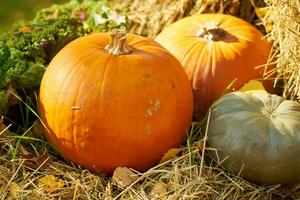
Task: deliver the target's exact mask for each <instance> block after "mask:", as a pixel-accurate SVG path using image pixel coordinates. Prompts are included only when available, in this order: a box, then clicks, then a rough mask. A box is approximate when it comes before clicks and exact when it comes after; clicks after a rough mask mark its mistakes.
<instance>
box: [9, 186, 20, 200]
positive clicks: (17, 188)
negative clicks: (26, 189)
mask: <svg viewBox="0 0 300 200" xmlns="http://www.w3.org/2000/svg"><path fill="white" fill-rule="evenodd" d="M10 193H11V195H12V198H13V199H18V196H19V193H20V186H19V185H18V184H17V183H15V182H11V183H10Z"/></svg>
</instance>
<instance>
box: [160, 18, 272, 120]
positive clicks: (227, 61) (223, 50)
mask: <svg viewBox="0 0 300 200" xmlns="http://www.w3.org/2000/svg"><path fill="white" fill-rule="evenodd" d="M156 41H157V42H159V43H160V44H162V45H163V46H164V47H165V48H166V49H167V50H169V51H170V52H171V53H172V54H173V55H174V56H175V57H176V58H177V59H178V60H179V61H180V62H181V64H182V66H183V67H184V69H185V71H186V73H187V75H188V77H189V80H190V82H191V84H192V87H193V93H194V111H195V116H196V117H200V116H203V115H204V114H205V113H206V111H207V109H208V108H209V106H210V105H211V104H212V103H213V102H214V101H215V100H216V99H218V98H219V97H220V96H221V95H222V94H223V93H224V92H225V90H226V88H227V86H229V85H230V84H231V83H232V82H233V81H234V80H236V82H235V84H233V85H232V87H231V88H230V89H229V90H228V92H230V91H232V90H234V89H239V88H240V87H242V86H243V85H244V84H245V83H246V82H248V81H249V80H251V79H256V78H262V77H263V72H264V70H266V69H264V68H260V69H256V67H257V66H260V65H264V64H266V63H267V61H268V58H269V54H270V50H271V45H270V44H269V42H268V41H267V40H266V39H263V35H262V34H261V33H260V32H259V31H258V30H257V29H256V28H255V27H254V26H252V25H251V24H249V23H247V22H245V21H243V20H241V19H239V18H237V17H233V16H230V15H224V14H201V15H197V16H192V17H187V18H184V19H181V20H179V21H177V22H175V23H174V24H172V25H171V26H169V27H168V28H166V29H165V30H164V31H163V32H162V33H160V34H159V35H158V36H157V38H156ZM271 68H273V66H269V68H268V69H271ZM266 87H267V89H270V88H271V87H272V83H271V82H269V83H268V85H267V86H266Z"/></svg>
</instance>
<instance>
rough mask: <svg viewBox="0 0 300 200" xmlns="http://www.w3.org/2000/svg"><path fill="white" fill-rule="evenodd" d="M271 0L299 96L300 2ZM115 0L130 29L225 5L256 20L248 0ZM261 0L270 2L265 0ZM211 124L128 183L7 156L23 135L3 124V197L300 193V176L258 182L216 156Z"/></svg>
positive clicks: (241, 198)
mask: <svg viewBox="0 0 300 200" xmlns="http://www.w3.org/2000/svg"><path fill="white" fill-rule="evenodd" d="M268 2H271V3H270V4H269V6H270V8H271V12H269V15H267V16H266V17H265V20H264V24H267V23H270V22H271V23H273V25H274V26H273V29H272V31H271V32H270V33H269V34H268V37H269V38H270V39H271V40H272V41H274V44H275V47H277V54H276V55H277V63H278V64H277V65H278V77H277V81H280V80H283V83H284V88H285V90H284V94H285V95H286V96H287V97H290V98H297V99H300V86H299V84H300V80H299V76H300V72H299V71H300V70H299V66H300V52H299V51H300V35H299V32H300V27H299V24H300V18H299V16H300V15H299V11H300V6H299V4H300V3H298V4H297V2H299V1H294V0H290V1H288V0H287V1H282V0H272V1H271V0H269V1H268ZM115 3H118V6H120V7H123V8H124V7H125V6H126V7H129V20H130V24H129V28H130V30H131V32H135V33H139V34H143V35H146V36H151V37H153V36H155V35H157V34H158V33H159V32H160V31H161V30H162V29H163V28H164V27H166V26H168V25H169V24H171V23H172V22H174V21H176V20H178V19H180V18H182V17H184V16H188V15H193V14H197V13H202V12H225V13H230V14H234V15H237V16H240V17H242V18H244V19H246V20H248V21H250V22H252V23H253V22H254V21H253V20H254V16H255V14H254V8H253V7H252V6H251V3H250V1H249V0H241V1H238V0H228V1H225V0H149V1H146V0H124V1H122V0H116V1H115ZM255 4H256V5H257V6H264V4H263V3H262V1H256V2H255ZM204 130H205V126H204V124H193V126H192V128H191V132H190V134H189V136H188V138H187V142H186V144H185V145H184V146H183V147H182V148H181V153H180V154H179V155H177V156H176V157H174V158H172V159H170V160H168V161H166V162H165V163H162V164H160V165H158V166H156V167H154V168H152V169H150V170H149V171H147V172H146V173H137V172H136V173H137V175H138V179H137V180H136V179H134V180H135V181H134V182H133V183H131V184H130V185H129V186H126V187H121V186H120V185H119V184H117V183H116V182H115V181H114V180H113V179H112V178H109V177H105V176H103V175H101V174H95V173H94V174H93V173H90V172H88V171H86V170H81V169H78V168H75V167H72V166H71V165H70V164H69V163H66V162H64V161H62V160H61V159H60V158H56V157H54V158H53V159H54V161H53V162H50V164H49V165H48V167H46V168H44V167H41V166H42V164H43V163H42V164H40V165H39V166H35V167H34V166H31V165H28V163H26V160H24V159H16V160H12V161H10V160H7V159H6V158H5V157H4V155H7V151H8V150H9V149H13V148H16V147H12V146H9V145H17V144H18V141H19V138H17V137H16V138H14V137H13V136H10V137H8V138H7V136H4V134H3V132H2V133H1V132H0V200H4V199H5V200H6V199H26V200H27V199H28V200H29V199H30V200H31V199H32V200H34V199H105V200H111V199H133V200H135V199H143V200H146V199H170V200H176V199H220V200H221V199H222V200H223V199H230V200H231V199H232V200H235V199H236V200H248V199H259V200H264V199H266V200H267V199H294V200H296V199H300V184H298V185H294V186H289V187H284V188H282V187H280V186H279V185H276V186H270V187H264V186H258V185H255V184H251V183H249V182H247V181H245V180H243V179H241V178H239V177H237V176H234V175H232V174H231V173H229V172H226V171H224V170H223V169H222V168H221V167H220V166H218V165H217V164H216V163H215V162H214V161H213V160H212V159H211V158H210V157H209V152H210V151H214V150H213V149H209V148H207V147H205V140H204V139H205V138H206V137H205V131H204ZM1 136H2V139H1ZM201 138H204V139H201ZM204 149H205V151H204ZM83 153H84V152H83ZM87 156H88V155H87ZM45 162H46V160H45Z"/></svg>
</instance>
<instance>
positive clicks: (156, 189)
mask: <svg viewBox="0 0 300 200" xmlns="http://www.w3.org/2000/svg"><path fill="white" fill-rule="evenodd" d="M167 192H168V186H167V184H165V183H163V182H156V183H155V184H154V186H153V188H152V190H151V192H150V197H152V198H160V197H164V196H165V195H166V193H167Z"/></svg>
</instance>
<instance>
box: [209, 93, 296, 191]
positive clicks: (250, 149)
mask: <svg viewBox="0 0 300 200" xmlns="http://www.w3.org/2000/svg"><path fill="white" fill-rule="evenodd" d="M272 110H273V111H274V112H270V111H272ZM268 112H269V114H268ZM270 113H272V114H273V117H272V116H271V115H270ZM299 119H300V104H299V103H298V102H295V101H290V100H284V99H283V98H282V97H279V96H276V95H270V94H268V93H242V92H234V93H230V94H227V95H225V96H223V97H221V98H220V99H219V100H217V101H216V102H215V103H214V104H213V105H212V111H211V118H210V120H209V129H208V145H209V146H210V147H212V148H216V149H218V157H219V161H222V160H224V159H225V158H226V157H227V156H229V157H227V158H226V160H225V161H224V162H222V165H223V166H224V167H225V168H226V169H228V170H230V171H231V170H232V171H233V172H235V173H236V174H238V173H239V171H240V170H241V168H242V173H241V176H242V177H244V178H245V179H247V180H250V181H253V182H255V183H259V184H265V185H271V184H289V183H295V182H299V181H300V159H298V158H299V155H300V120H299ZM213 156H215V158H216V159H217V156H216V155H215V154H213Z"/></svg>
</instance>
